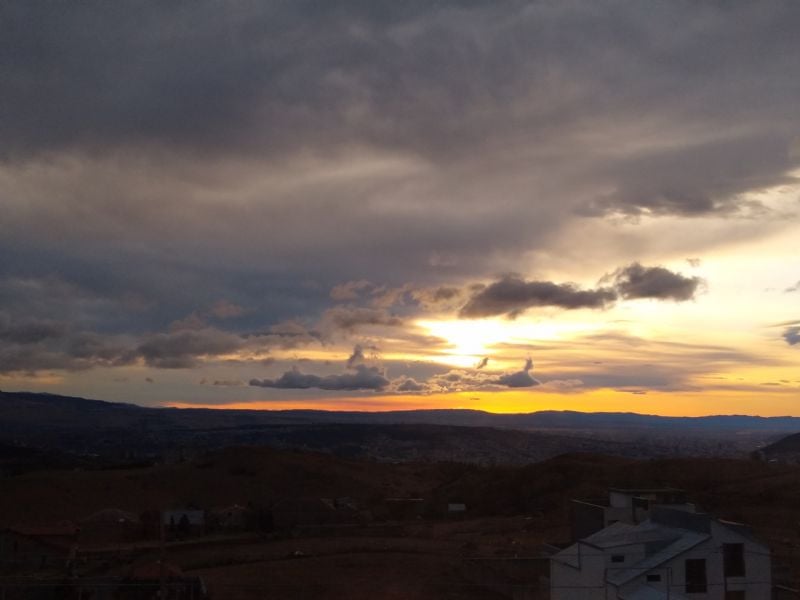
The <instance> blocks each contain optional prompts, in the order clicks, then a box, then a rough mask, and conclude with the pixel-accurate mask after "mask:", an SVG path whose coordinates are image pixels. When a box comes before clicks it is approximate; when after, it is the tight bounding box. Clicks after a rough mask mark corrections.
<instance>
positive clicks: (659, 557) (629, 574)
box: [608, 528, 711, 586]
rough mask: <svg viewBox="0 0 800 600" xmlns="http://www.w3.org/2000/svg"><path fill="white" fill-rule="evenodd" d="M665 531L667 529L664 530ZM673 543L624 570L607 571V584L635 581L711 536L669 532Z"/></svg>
mask: <svg viewBox="0 0 800 600" xmlns="http://www.w3.org/2000/svg"><path fill="white" fill-rule="evenodd" d="M664 529H667V528H664ZM676 534H677V537H676V538H675V541H673V542H672V543H671V544H669V545H668V546H666V547H665V548H662V549H661V550H659V551H658V552H656V553H655V554H651V555H650V556H646V557H644V558H643V559H642V560H640V561H639V562H637V563H635V564H633V565H630V566H629V567H627V568H625V569H620V570H619V571H617V570H612V571H609V574H608V582H609V583H613V584H614V585H617V586H619V585H622V584H624V583H627V582H628V581H631V580H633V579H636V578H637V577H639V576H640V575H643V574H644V573H646V572H647V571H650V570H651V569H655V568H656V567H658V566H659V565H661V564H663V563H665V562H667V561H668V560H671V559H673V558H675V557H676V556H679V555H681V554H683V553H684V552H686V551H687V550H691V549H692V548H694V547H695V546H697V545H698V544H699V543H701V542H704V541H706V540H707V539H709V538H710V537H711V536H709V535H708V534H707V533H698V532H696V531H685V530H684V531H681V530H675V529H673V530H671V532H670V534H669V535H670V537H674V536H676Z"/></svg>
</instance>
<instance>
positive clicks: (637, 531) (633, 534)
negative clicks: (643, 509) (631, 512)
mask: <svg viewBox="0 0 800 600" xmlns="http://www.w3.org/2000/svg"><path fill="white" fill-rule="evenodd" d="M680 536H681V532H680V530H676V529H672V528H669V527H663V526H660V525H658V524H657V523H653V522H652V521H644V522H643V523H640V524H638V525H631V524H628V523H622V522H618V523H614V524H613V525H610V526H609V527H606V528H605V529H601V530H600V531H598V532H596V533H593V534H592V535H590V536H588V537H585V538H583V539H582V540H581V542H583V543H586V544H590V545H592V546H594V547H595V548H616V547H618V546H629V545H631V544H647V543H649V542H663V541H669V540H673V539H677V538H679V537H680Z"/></svg>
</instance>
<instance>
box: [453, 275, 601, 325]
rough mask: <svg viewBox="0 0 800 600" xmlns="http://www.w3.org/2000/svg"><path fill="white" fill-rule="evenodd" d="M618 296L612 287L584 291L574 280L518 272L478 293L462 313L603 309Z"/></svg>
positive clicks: (481, 314)
mask: <svg viewBox="0 0 800 600" xmlns="http://www.w3.org/2000/svg"><path fill="white" fill-rule="evenodd" d="M616 299H617V294H616V292H614V290H612V289H610V288H598V289H595V290H582V289H580V288H579V287H578V286H576V285H574V284H572V283H561V284H559V283H553V282H552V281H525V280H524V279H523V278H522V277H520V276H518V275H506V276H504V277H503V278H502V279H500V280H499V281H495V282H494V283H491V284H489V285H488V286H486V287H485V288H483V289H482V290H480V291H479V292H477V293H476V294H474V295H473V296H472V297H471V298H470V299H469V301H468V302H467V303H466V304H465V305H464V306H463V307H462V308H461V310H460V311H459V314H460V315H461V316H462V317H465V318H473V319H474V318H479V317H489V316H494V315H503V314H506V315H509V316H511V317H514V316H516V315H518V314H519V313H521V312H523V311H524V310H526V309H528V308H532V307H535V306H556V307H559V308H564V309H578V308H603V307H605V306H606V305H608V304H610V303H612V302H614V300H616Z"/></svg>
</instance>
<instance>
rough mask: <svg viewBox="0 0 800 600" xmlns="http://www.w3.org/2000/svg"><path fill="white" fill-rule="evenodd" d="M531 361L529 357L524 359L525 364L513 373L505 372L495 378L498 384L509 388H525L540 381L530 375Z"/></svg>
mask: <svg viewBox="0 0 800 600" xmlns="http://www.w3.org/2000/svg"><path fill="white" fill-rule="evenodd" d="M532 369H533V361H532V360H531V359H530V358H529V359H527V360H526V361H525V366H524V367H522V369H521V370H519V371H516V372H514V373H506V374H504V375H501V376H500V377H498V378H497V379H496V380H495V383H497V384H498V385H503V386H506V387H510V388H525V387H533V386H536V385H539V384H540V382H539V381H537V380H536V379H534V378H533V377H532V376H531V373H530V372H531V370H532Z"/></svg>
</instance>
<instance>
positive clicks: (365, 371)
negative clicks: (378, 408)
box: [250, 365, 390, 391]
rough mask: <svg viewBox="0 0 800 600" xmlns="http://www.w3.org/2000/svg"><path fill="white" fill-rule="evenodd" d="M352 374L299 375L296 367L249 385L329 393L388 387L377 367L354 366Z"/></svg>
mask: <svg viewBox="0 0 800 600" xmlns="http://www.w3.org/2000/svg"><path fill="white" fill-rule="evenodd" d="M354 371H355V372H353V373H342V374H341V375H326V376H319V375H312V374H310V373H301V372H300V370H299V369H297V368H296V367H295V368H293V369H292V370H291V371H286V372H285V373H284V374H283V375H281V376H280V377H279V378H278V379H251V380H250V385H251V386H255V387H264V388H278V389H284V390H295V389H296V390H307V389H311V388H316V389H320V390H329V391H339V390H344V391H357V390H373V391H379V390H382V389H384V388H386V387H387V386H388V385H389V383H390V382H389V380H388V379H387V378H386V377H385V375H384V374H383V372H382V371H381V370H380V369H379V368H378V367H368V366H366V365H356V366H355V367H354Z"/></svg>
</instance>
